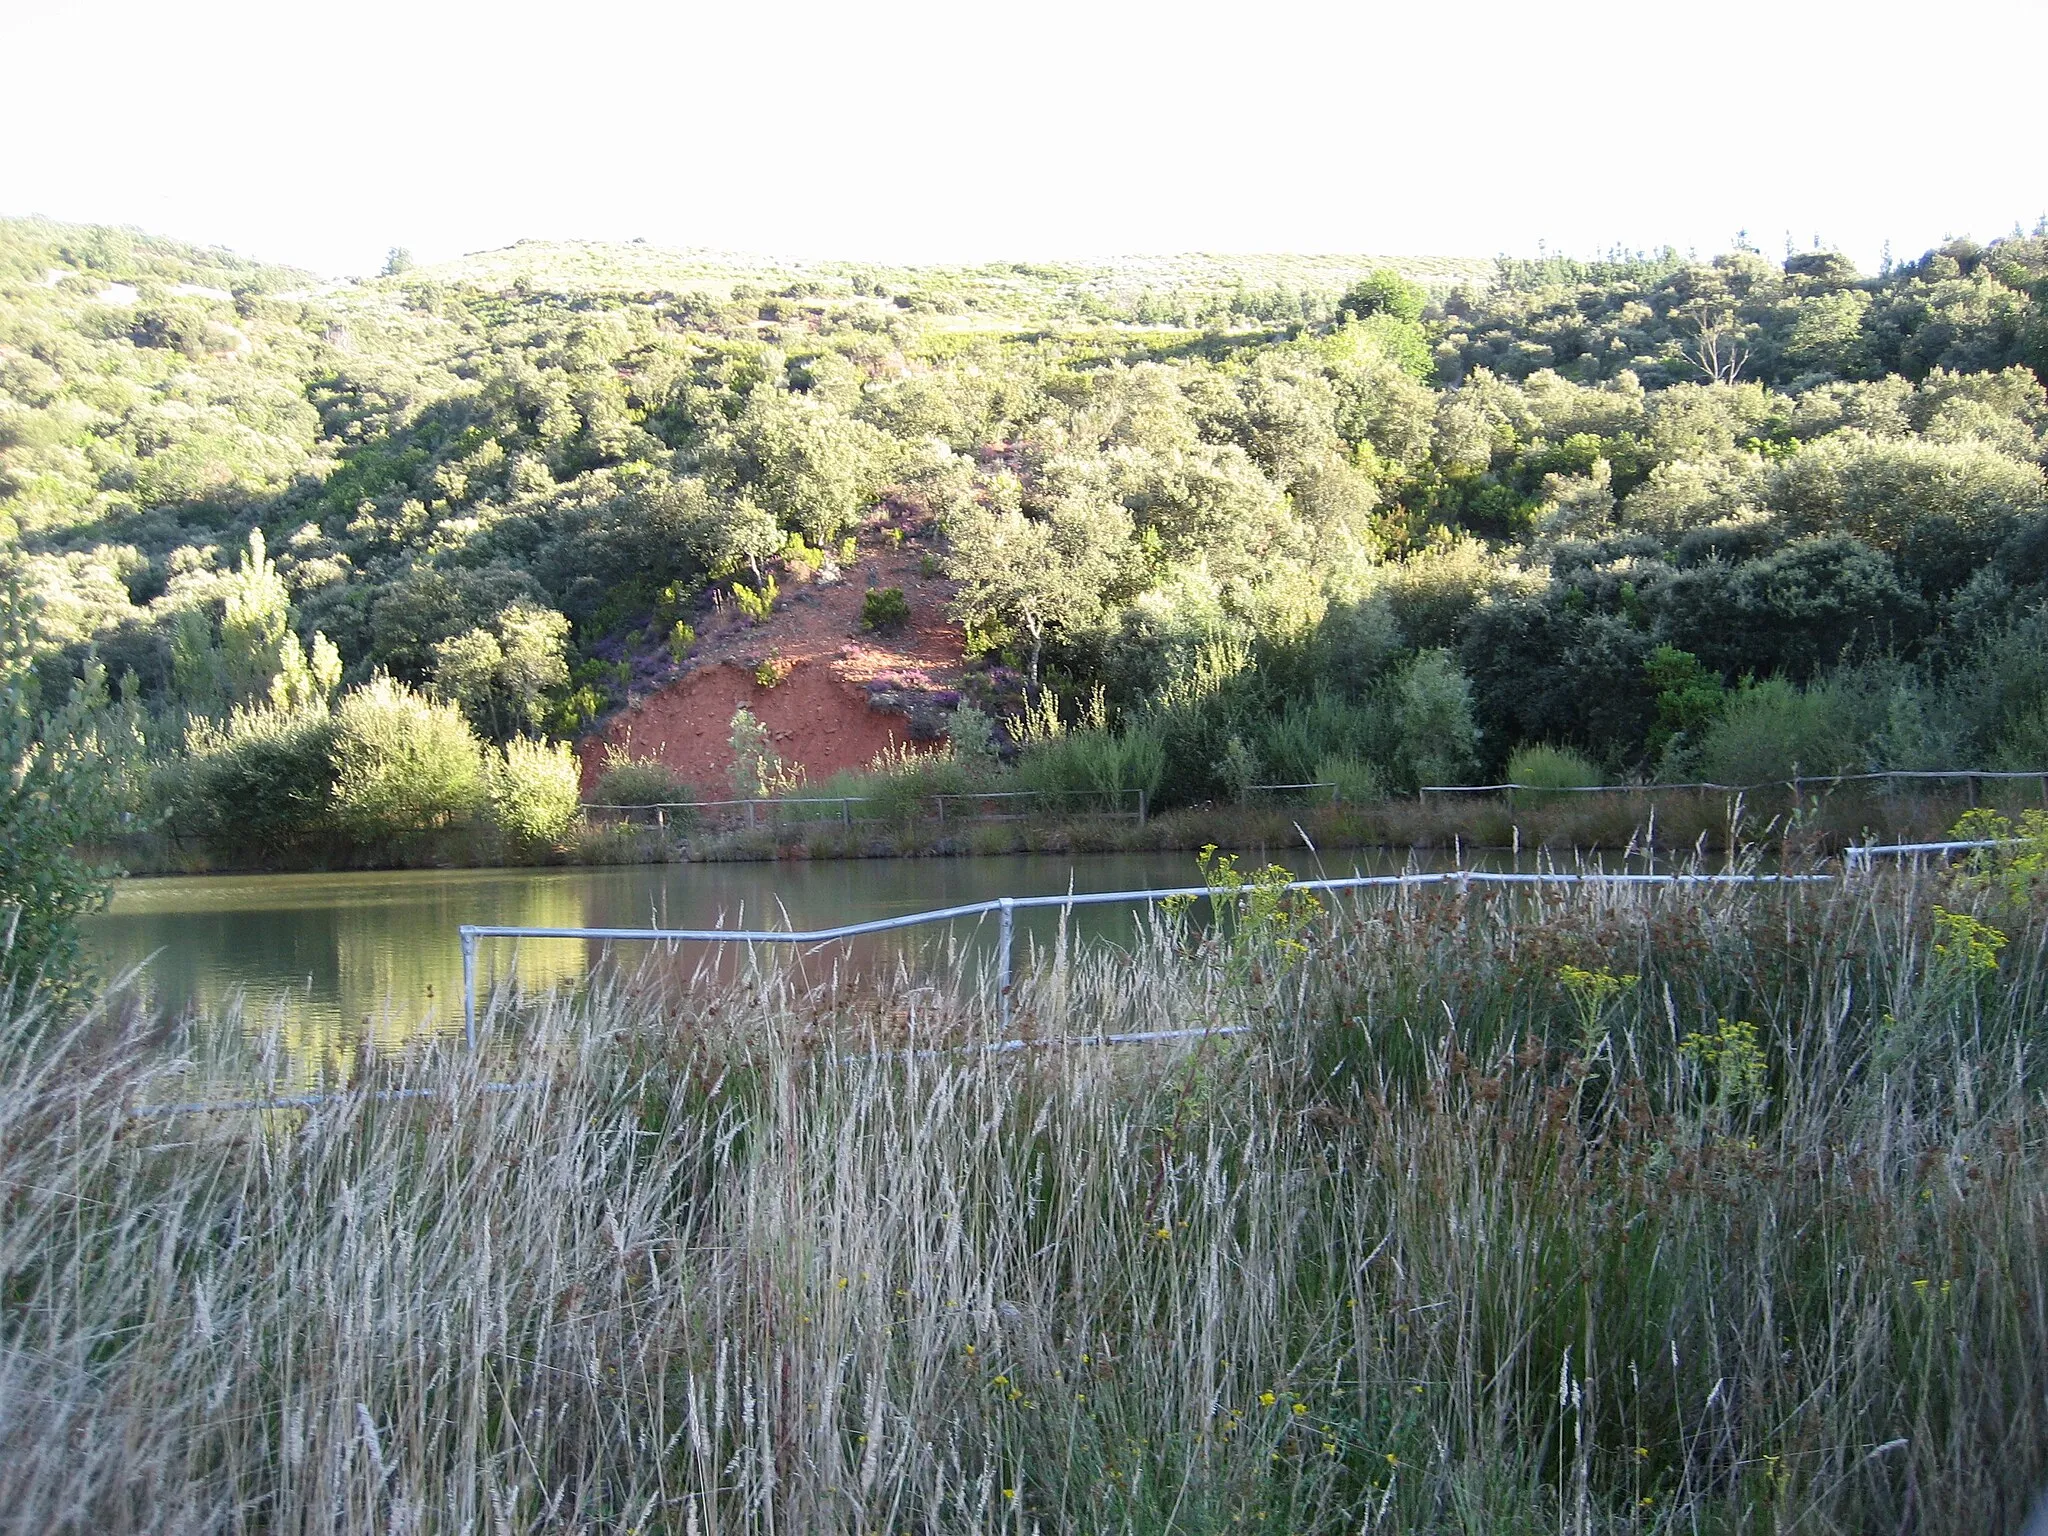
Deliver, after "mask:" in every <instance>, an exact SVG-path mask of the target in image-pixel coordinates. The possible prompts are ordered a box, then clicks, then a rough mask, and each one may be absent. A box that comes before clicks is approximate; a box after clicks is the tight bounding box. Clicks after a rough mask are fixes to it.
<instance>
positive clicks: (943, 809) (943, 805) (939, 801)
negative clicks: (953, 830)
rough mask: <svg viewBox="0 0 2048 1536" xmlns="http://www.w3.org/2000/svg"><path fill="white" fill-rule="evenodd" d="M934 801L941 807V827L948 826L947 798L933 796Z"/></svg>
mask: <svg viewBox="0 0 2048 1536" xmlns="http://www.w3.org/2000/svg"><path fill="white" fill-rule="evenodd" d="M932 799H933V801H934V802H936V803H937V805H938V807H939V825H940V826H942V827H943V826H944V825H945V824H946V797H945V796H944V795H933V796H932Z"/></svg>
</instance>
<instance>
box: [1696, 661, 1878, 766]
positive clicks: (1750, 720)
mask: <svg viewBox="0 0 2048 1536" xmlns="http://www.w3.org/2000/svg"><path fill="white" fill-rule="evenodd" d="M1857 724H1858V722H1857V720H1856V718H1855V711H1854V707H1853V701H1852V700H1851V699H1850V698H1849V697H1848V696H1847V693H1846V690H1844V689H1842V688H1839V687H1837V686H1834V685H1833V684H1831V683H1827V682H1821V683H1816V684H1814V685H1813V686H1812V687H1810V688H1804V689H1802V688H1800V687H1798V686H1796V685H1795V684H1793V683H1790V682H1787V681H1786V680H1785V679H1783V678H1777V677H1774V678H1772V679H1770V680H1769V681H1768V682H1762V683H1754V684H1752V685H1751V686H1749V687H1747V688H1744V689H1742V690H1741V691H1740V692H1738V693H1735V694H1733V695H1731V696H1730V698H1729V700H1728V704H1727V707H1726V708H1725V709H1723V711H1722V712H1721V717H1720V718H1719V719H1718V720H1716V721H1715V722H1714V723H1713V724H1712V725H1710V726H1709V727H1707V729H1706V730H1705V731H1704V732H1703V733H1702V734H1701V737H1700V745H1699V752H1698V754H1697V756H1696V757H1695V758H1694V761H1693V764H1692V766H1693V770H1694V771H1695V772H1697V773H1699V774H1700V775H1701V776H1702V777H1703V778H1705V779H1707V780H1709V781H1710V782H1712V783H1715V784H1770V783H1774V782H1776V781H1778V780H1781V779H1789V778H1791V777H1792V776H1793V775H1794V774H1795V773H1797V774H1830V773H1841V772H1844V771H1847V770H1852V769H1855V768H1858V767H1860V766H1861V762H1860V757H1861V748H1862V742H1861V739H1860V732H1859V731H1858V729H1857Z"/></svg>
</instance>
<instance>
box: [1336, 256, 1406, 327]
mask: <svg viewBox="0 0 2048 1536" xmlns="http://www.w3.org/2000/svg"><path fill="white" fill-rule="evenodd" d="M1428 303H1429V290H1428V289H1426V288H1424V287H1423V286H1422V285H1421V284H1420V283H1411V282H1409V281H1408V279H1407V278H1405V277H1403V276H1402V275H1401V274H1400V273H1398V272H1396V271H1394V270H1393V269H1392V268H1390V267H1382V268H1380V269H1379V270H1378V271H1377V272H1368V273H1366V275H1365V276H1364V277H1362V278H1360V279H1359V280H1358V281H1357V282H1355V283H1353V284H1352V285H1351V287H1350V288H1348V289H1347V290H1345V293H1344V297H1343V298H1341V299H1339V300H1338V301H1337V307H1338V308H1339V309H1348V310H1350V311H1351V313H1352V314H1354V315H1356V316H1358V318H1359V319H1361V320H1363V319H1365V318H1366V317H1367V316H1368V315H1392V316H1393V317H1394V318H1395V319H1396V320H1420V319H1421V318H1422V311H1423V309H1424V308H1425V307H1426V306H1427V305H1428Z"/></svg>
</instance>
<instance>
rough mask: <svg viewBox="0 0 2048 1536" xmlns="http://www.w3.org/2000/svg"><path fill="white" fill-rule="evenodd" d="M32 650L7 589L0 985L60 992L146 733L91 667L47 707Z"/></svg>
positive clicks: (1, 662) (1, 682) (2, 659)
mask: <svg viewBox="0 0 2048 1536" xmlns="http://www.w3.org/2000/svg"><path fill="white" fill-rule="evenodd" d="M35 651H36V641H35V634H34V628H33V625H32V623H31V621H30V617H29V613H28V609H27V604H26V602H25V601H24V600H23V598H22V597H21V596H20V594H19V593H17V592H16V591H15V590H14V589H12V588H11V587H10V588H0V990H4V989H9V988H15V987H18V986H21V985H23V984H26V983H34V984H37V985H40V986H41V987H42V988H44V989H45V990H46V991H49V992H53V993H55V994H57V995H59V996H60V997H63V996H69V995H70V994H71V993H72V992H73V991H75V990H76V989H77V988H78V987H79V986H80V985H82V984H83V980H84V970H85V968H84V962H83V959H82V957H81V954H80V951H79V944H78V919H79V918H80V917H81V916H82V915H84V914H85V913H87V912H91V911H95V910H97V909H98V908H99V907H101V906H102V905H104V904H105V902H106V898H107V892H108V889H109V886H108V875H109V871H106V870H103V869H101V868H100V867H98V866H97V865H96V864H94V863H93V862H92V861H91V860H90V858H89V857H88V854H87V850H88V849H89V848H91V847H92V846H93V845H94V844H96V843H104V842H106V841H107V840H108V839H109V838H110V837H112V836H113V835H114V834H115V832H117V831H118V830H119V828H120V827H121V825H122V824H123V822H124V821H125V820H126V818H127V816H128V814H129V812H130V811H131V810H132V808H133V806H134V804H135V793H134V786H135V778H134V769H135V768H136V766H137V765H138V764H139V762H140V758H141V750H142V739H141V730H140V721H139V718H138V716H137V713H136V711H135V709H134V706H133V705H132V704H124V705H121V706H116V705H114V704H113V703H111V702H110V700H109V698H108V695H107V687H106V670H105V669H104V668H103V667H100V666H98V665H97V664H96V663H95V664H93V665H91V666H89V667H88V668H87V670H86V674H85V676H84V677H83V678H81V679H79V680H78V681H77V682H76V683H74V684H73V685H72V688H71V692H70V695H69V697H67V698H66V699H65V701H64V702H63V703H62V704H60V705H59V706H58V707H57V708H55V709H53V710H44V709H42V708H40V707H39V702H38V701H39V695H40V689H39V686H38V683H37V678H36V672H35V666H34V658H35Z"/></svg>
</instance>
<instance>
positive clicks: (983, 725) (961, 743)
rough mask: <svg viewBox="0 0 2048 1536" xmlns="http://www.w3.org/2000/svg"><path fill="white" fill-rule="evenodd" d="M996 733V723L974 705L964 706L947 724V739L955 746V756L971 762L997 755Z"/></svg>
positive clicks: (957, 710)
mask: <svg viewBox="0 0 2048 1536" xmlns="http://www.w3.org/2000/svg"><path fill="white" fill-rule="evenodd" d="M995 732H996V726H995V722H994V721H993V720H991V719H990V718H989V717H988V716H987V715H985V714H983V713H982V712H981V711H980V710H978V709H976V708H975V707H974V706H973V705H972V704H962V705H961V706H960V707H959V708H958V709H956V710H954V711H953V718H952V719H951V720H949V721H948V722H947V723H946V739H947V740H948V741H950V742H951V743H952V744H953V755H954V756H956V757H964V758H966V759H967V760H968V761H969V762H978V761H980V760H981V759H983V758H990V757H994V756H995V755H996V735H995Z"/></svg>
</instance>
